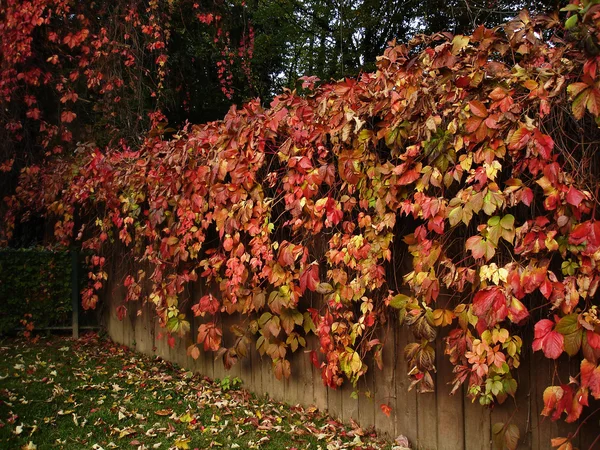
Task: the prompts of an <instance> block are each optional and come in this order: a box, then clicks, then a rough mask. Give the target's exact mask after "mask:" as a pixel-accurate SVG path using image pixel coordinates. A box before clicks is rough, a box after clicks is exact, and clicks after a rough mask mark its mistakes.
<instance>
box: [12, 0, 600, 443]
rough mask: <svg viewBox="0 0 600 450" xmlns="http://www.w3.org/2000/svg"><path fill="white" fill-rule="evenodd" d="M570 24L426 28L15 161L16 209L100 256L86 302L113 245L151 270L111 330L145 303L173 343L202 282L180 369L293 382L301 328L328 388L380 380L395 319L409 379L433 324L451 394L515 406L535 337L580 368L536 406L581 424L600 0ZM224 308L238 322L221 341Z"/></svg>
mask: <svg viewBox="0 0 600 450" xmlns="http://www.w3.org/2000/svg"><path fill="white" fill-rule="evenodd" d="M562 14H564V15H560V16H559V15H558V14H556V15H550V16H541V17H534V18H532V17H530V16H529V15H528V14H527V13H526V12H523V13H521V14H520V15H519V16H518V17H517V18H515V19H514V20H513V21H511V22H510V23H508V24H506V25H505V26H504V27H502V28H499V29H486V28H484V27H479V28H477V29H476V30H475V31H474V32H473V34H472V35H469V36H463V35H458V36H452V35H450V34H447V33H441V34H436V35H434V36H420V37H417V38H415V39H413V40H412V41H411V42H410V43H408V44H406V45H404V44H393V45H391V46H390V47H389V48H388V49H387V50H386V51H385V53H384V55H382V56H381V57H379V58H378V62H377V70H376V71H375V72H373V73H365V74H363V75H362V76H361V77H360V78H358V79H346V80H343V81H339V82H335V83H323V84H321V85H319V86H318V87H317V86H316V84H315V82H316V81H317V80H315V79H314V78H305V79H304V83H303V86H302V87H303V95H299V94H298V93H297V92H295V91H294V92H290V91H286V92H284V93H283V94H281V95H279V96H277V97H276V98H275V100H274V101H273V102H272V103H271V105H270V107H269V108H265V107H263V106H261V105H260V104H259V103H258V102H257V101H254V102H250V103H247V104H245V105H244V106H242V107H239V108H236V107H232V109H231V110H230V111H229V113H228V114H227V115H226V116H225V118H224V119H223V120H222V121H217V122H211V123H207V124H204V125H194V126H192V125H188V126H186V127H184V128H183V129H181V130H180V131H179V132H178V133H177V134H176V135H175V136H174V137H173V138H172V139H170V140H163V139H161V138H160V137H159V136H157V135H156V134H152V135H149V136H148V137H147V138H146V139H145V141H144V143H143V145H141V146H137V147H135V148H131V147H128V146H121V147H109V148H106V149H99V148H97V149H94V150H93V151H81V152H78V153H77V156H76V157H75V158H74V159H60V160H56V161H55V162H54V164H52V165H48V166H44V167H29V168H27V169H25V170H24V171H23V172H22V173H21V178H20V184H19V188H18V192H17V193H16V195H15V197H14V198H13V200H12V202H13V206H14V207H13V209H12V211H14V213H15V214H17V213H19V211H28V212H36V213H41V214H44V215H46V216H47V217H53V218H55V220H56V222H55V235H56V238H57V239H59V240H60V241H61V242H63V243H65V244H67V243H70V242H71V241H72V240H73V239H75V240H77V241H79V242H80V243H81V246H82V247H83V248H85V249H88V250H90V251H92V252H93V253H94V254H95V255H96V256H94V257H93V258H91V261H90V262H91V264H92V267H93V270H92V271H91V272H90V274H89V278H90V285H89V287H88V288H87V289H85V290H84V292H83V304H84V307H85V308H93V307H94V306H95V305H96V304H97V302H98V298H99V297H98V292H99V291H100V290H101V288H102V286H103V285H104V284H105V281H106V279H107V276H108V273H109V270H108V269H107V259H106V257H107V255H108V249H109V248H110V247H111V246H112V245H115V244H116V243H117V242H120V245H122V246H124V247H125V248H126V250H127V252H128V253H129V254H130V255H132V256H133V257H135V258H136V260H137V261H139V262H143V263H144V264H143V265H140V266H139V267H150V268H151V269H150V270H142V269H140V270H136V271H135V272H134V273H131V274H129V275H127V276H126V277H125V278H124V280H123V283H124V285H125V287H126V291H127V294H126V298H125V299H124V303H123V304H122V305H121V306H119V310H118V311H119V315H120V316H121V317H123V316H124V315H125V314H127V312H128V309H129V308H130V302H145V303H150V304H152V305H153V306H154V308H155V310H156V313H157V315H158V317H159V319H160V323H161V325H162V326H163V327H165V328H166V331H167V332H168V334H169V336H170V337H173V336H176V335H185V334H186V333H188V332H189V331H190V323H189V321H188V320H187V318H186V315H185V311H183V310H182V309H181V308H180V305H181V301H182V300H183V298H184V297H185V287H186V285H187V284H188V283H190V282H194V281H196V280H199V279H201V280H202V281H203V283H206V284H207V285H209V286H211V287H212V288H213V289H212V291H211V293H207V294H206V295H204V296H203V297H201V298H200V299H199V300H198V301H197V302H196V303H195V304H194V305H193V306H192V311H193V314H194V315H195V316H197V317H202V318H203V319H202V324H201V325H200V326H199V328H198V330H194V333H195V334H196V343H195V344H193V345H191V346H190V347H189V349H188V353H189V354H190V355H191V356H192V357H194V358H197V357H198V356H199V354H200V352H201V351H214V352H218V354H219V355H221V356H222V358H223V361H224V363H225V365H226V366H231V365H232V364H234V363H235V362H236V361H237V360H238V359H239V358H241V357H244V356H246V355H247V353H248V348H249V346H250V345H251V344H252V343H253V342H254V343H255V344H254V345H256V348H257V349H258V351H259V352H260V353H261V354H262V355H267V356H268V357H269V358H271V360H272V363H273V368H274V371H275V375H276V376H277V377H278V378H282V377H287V376H290V373H291V371H292V368H291V366H290V362H289V356H290V354H291V353H293V352H295V351H297V350H298V349H301V348H303V347H305V346H306V345H307V341H306V337H307V335H308V334H311V333H313V334H315V335H316V336H317V337H318V348H317V349H316V351H313V352H311V360H312V361H313V363H314V364H315V365H316V366H317V367H319V368H320V369H321V373H322V378H323V381H324V382H325V383H326V384H327V385H328V386H330V387H334V388H335V387H338V386H340V385H341V384H342V383H343V380H344V378H346V379H348V380H350V382H352V383H356V382H357V380H358V379H359V378H360V377H361V376H362V375H364V374H365V373H366V372H367V371H368V370H372V369H371V368H370V367H368V366H367V363H366V361H367V360H368V356H369V355H370V356H372V357H373V361H374V362H375V364H376V365H381V364H382V358H381V354H382V351H383V350H384V348H385V347H386V346H387V345H389V343H387V342H386V341H385V340H384V338H383V337H382V336H381V334H378V333H377V330H379V329H381V327H382V326H383V325H384V324H386V323H388V322H389V321H390V320H392V321H394V322H393V323H394V324H396V325H397V326H400V325H402V324H406V325H407V326H408V327H409V328H410V329H411V331H412V335H413V336H414V341H413V342H412V343H410V344H408V345H407V347H406V349H405V356H406V360H407V363H408V374H409V376H410V377H411V380H412V387H415V388H416V389H418V390H419V391H421V392H426V391H430V390H432V389H433V388H434V386H433V384H434V383H433V377H432V373H433V372H434V371H435V367H434V361H435V345H434V344H433V342H434V341H435V340H436V338H437V337H438V335H439V334H440V329H442V328H446V329H447V330H446V331H445V332H446V335H447V337H446V338H445V339H444V344H445V353H446V355H447V356H448V357H449V359H450V361H451V363H452V364H453V365H454V367H455V369H454V374H455V378H454V390H456V389H458V388H459V387H460V386H461V385H466V390H467V392H468V395H469V397H471V398H473V399H476V400H478V401H479V402H480V403H481V404H483V405H490V404H492V403H494V402H500V403H502V402H504V401H505V400H506V399H507V398H508V397H510V396H514V395H515V392H516V390H517V388H518V386H517V381H516V379H515V377H514V374H515V371H516V370H517V369H518V367H519V364H520V362H521V355H522V349H523V345H525V344H524V343H525V342H531V341H533V350H535V351H540V352H542V353H543V354H544V356H545V357H547V358H549V359H553V360H556V359H558V358H559V357H560V356H561V355H563V354H565V353H566V354H568V355H569V356H571V357H572V358H578V359H579V361H580V367H581V372H580V374H579V375H578V376H576V377H571V378H570V379H569V380H562V384H560V385H557V386H550V387H548V388H547V389H546V391H545V393H544V404H545V407H544V410H543V411H542V414H544V415H547V416H550V417H551V418H552V419H554V420H556V419H559V418H561V417H563V415H564V418H565V420H566V421H567V422H573V421H575V420H577V419H578V418H579V417H580V415H581V413H582V410H583V408H584V406H586V405H587V404H588V397H589V396H592V397H594V398H596V399H599V398H600V366H598V363H599V358H600V317H599V311H598V304H599V303H598V293H597V288H598V283H599V282H600V222H599V221H598V216H597V211H596V207H597V205H598V186H599V183H598V181H599V177H598V175H599V172H598V167H599V165H598V163H599V162H600V161H599V156H598V155H597V152H596V151H595V150H594V146H593V144H592V142H594V139H597V133H598V131H597V128H598V122H599V121H600V119H598V117H599V116H600V86H599V83H600V75H599V74H598V70H597V65H598V62H599V61H600V56H598V55H599V54H600V47H599V44H598V42H599V38H600V5H599V4H597V2H580V1H578V0H574V1H572V2H571V4H570V5H569V6H568V7H567V8H565V9H564V11H563V13H562ZM75 211H77V215H78V217H77V218H76V217H74V214H75ZM76 223H78V226H77V227H76V226H75V224H76ZM9 228H10V227H9ZM403 255H410V258H411V259H412V261H410V263H409V264H407V263H406V261H403V260H402V257H403ZM228 314H237V317H239V318H240V320H239V323H237V325H236V326H234V327H233V328H232V331H233V332H234V335H235V340H234V341H233V343H232V345H228V346H227V347H226V346H224V343H223V342H224V341H223V332H224V330H223V327H222V323H223V317H224V316H225V315H228ZM398 317H399V323H398ZM527 323H531V324H533V330H531V328H530V327H526V326H524V325H525V324H527ZM531 331H533V336H531ZM507 429H509V428H507ZM512 431H514V430H512V429H511V432H512ZM507 442H508V441H507ZM511 442H512V440H511ZM554 442H555V443H556V444H557V446H560V448H561V449H567V448H570V447H568V445H570V444H569V438H561V439H558V440H555V441H554Z"/></svg>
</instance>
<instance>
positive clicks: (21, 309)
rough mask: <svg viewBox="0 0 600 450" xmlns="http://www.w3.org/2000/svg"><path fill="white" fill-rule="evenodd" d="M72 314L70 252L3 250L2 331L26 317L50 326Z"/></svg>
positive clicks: (0, 252) (0, 268)
mask: <svg viewBox="0 0 600 450" xmlns="http://www.w3.org/2000/svg"><path fill="white" fill-rule="evenodd" d="M70 318H71V260H70V257H69V254H68V253H66V252H54V251H50V250H43V249H19V250H15V249H2V250H0V335H1V334H5V333H7V332H10V331H13V330H14V329H15V328H17V327H19V326H21V323H22V322H21V321H22V320H25V321H26V322H27V323H28V324H35V326H36V327H46V326H51V325H62V324H68V323H69V320H70ZM30 327H31V325H30ZM26 331H31V330H30V329H27V330H26Z"/></svg>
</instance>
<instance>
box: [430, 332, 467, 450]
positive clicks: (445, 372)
mask: <svg viewBox="0 0 600 450" xmlns="http://www.w3.org/2000/svg"><path fill="white" fill-rule="evenodd" d="M441 338H442V336H439V338H438V340H437V341H436V360H437V384H436V399H437V404H436V407H437V441H438V444H437V449H438V450H461V449H463V448H464V441H465V430H464V427H462V426H457V424H460V423H461V422H462V421H463V418H464V411H463V391H462V388H461V389H459V390H458V391H457V392H456V393H455V394H454V395H450V392H451V391H452V384H451V383H452V379H453V378H454V376H453V373H452V370H453V366H452V364H451V363H450V360H449V359H448V358H447V357H446V355H444V342H443V340H442V339H441Z"/></svg>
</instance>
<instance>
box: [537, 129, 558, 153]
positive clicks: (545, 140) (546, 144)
mask: <svg viewBox="0 0 600 450" xmlns="http://www.w3.org/2000/svg"><path fill="white" fill-rule="evenodd" d="M533 139H534V143H535V148H536V149H537V150H538V152H539V154H540V155H541V156H542V157H543V158H544V159H550V157H551V156H552V149H553V148H554V141H553V140H552V138H551V137H550V136H548V135H547V134H543V133H542V132H541V131H540V130H538V129H537V128H536V129H535V130H534V132H533Z"/></svg>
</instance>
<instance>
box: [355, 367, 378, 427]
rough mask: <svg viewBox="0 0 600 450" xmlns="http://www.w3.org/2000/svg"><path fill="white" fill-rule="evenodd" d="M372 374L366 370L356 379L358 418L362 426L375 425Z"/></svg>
mask: <svg viewBox="0 0 600 450" xmlns="http://www.w3.org/2000/svg"><path fill="white" fill-rule="evenodd" d="M373 383H374V382H373V374H372V372H368V373H367V375H366V376H365V377H364V378H363V379H361V380H358V387H359V391H360V393H359V397H358V418H359V421H360V424H361V425H362V427H363V428H367V427H372V426H374V425H375V401H374V398H373V396H374V392H375V386H374V384H373Z"/></svg>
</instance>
